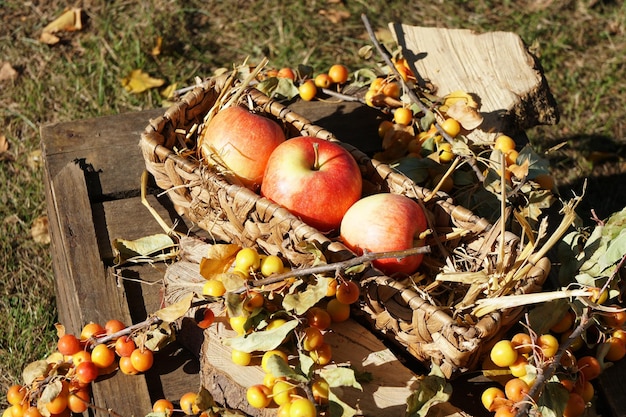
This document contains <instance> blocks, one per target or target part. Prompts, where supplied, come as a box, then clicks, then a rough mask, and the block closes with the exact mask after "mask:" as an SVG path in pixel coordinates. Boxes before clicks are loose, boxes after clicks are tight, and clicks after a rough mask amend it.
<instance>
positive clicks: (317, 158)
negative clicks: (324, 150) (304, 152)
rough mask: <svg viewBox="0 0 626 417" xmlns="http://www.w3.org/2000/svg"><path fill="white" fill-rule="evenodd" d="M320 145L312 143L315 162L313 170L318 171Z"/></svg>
mask: <svg viewBox="0 0 626 417" xmlns="http://www.w3.org/2000/svg"><path fill="white" fill-rule="evenodd" d="M319 148H320V145H319V143H313V153H314V154H315V161H314V162H313V169H314V170H315V171H319V169H320V149H319Z"/></svg>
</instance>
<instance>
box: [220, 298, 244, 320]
mask: <svg viewBox="0 0 626 417" xmlns="http://www.w3.org/2000/svg"><path fill="white" fill-rule="evenodd" d="M224 301H225V303H226V312H227V313H228V317H240V316H243V315H244V314H247V311H246V310H245V309H244V307H243V304H244V303H243V301H244V300H243V298H242V297H241V295H240V294H236V293H232V292H227V293H226V294H224Z"/></svg>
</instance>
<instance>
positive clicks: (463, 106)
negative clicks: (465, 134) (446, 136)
mask: <svg viewBox="0 0 626 417" xmlns="http://www.w3.org/2000/svg"><path fill="white" fill-rule="evenodd" d="M446 114H447V115H448V116H450V117H452V118H453V119H456V120H457V121H458V122H459V123H460V124H461V126H463V129H465V130H473V129H476V128H477V127H478V126H480V125H481V124H482V123H483V116H482V115H481V114H480V113H479V112H478V111H477V110H476V108H475V107H472V106H470V105H468V104H467V103H466V102H465V101H462V100H460V101H457V102H456V103H454V104H453V105H451V106H449V107H448V111H447V112H446Z"/></svg>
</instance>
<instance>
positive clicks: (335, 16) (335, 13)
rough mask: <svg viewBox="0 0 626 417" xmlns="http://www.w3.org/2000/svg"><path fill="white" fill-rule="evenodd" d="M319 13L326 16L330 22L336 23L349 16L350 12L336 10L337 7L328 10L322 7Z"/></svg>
mask: <svg viewBox="0 0 626 417" xmlns="http://www.w3.org/2000/svg"><path fill="white" fill-rule="evenodd" d="M319 14H320V15H322V16H324V17H326V18H327V19H328V20H330V22H331V23H333V24H335V25H337V24H339V23H341V22H343V21H344V20H346V19H349V18H350V12H348V11H346V10H337V9H329V10H325V9H322V10H320V11H319Z"/></svg>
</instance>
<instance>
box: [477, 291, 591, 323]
mask: <svg viewBox="0 0 626 417" xmlns="http://www.w3.org/2000/svg"><path fill="white" fill-rule="evenodd" d="M592 295H593V291H592V290H590V289H584V290H560V291H550V292H541V293H537V294H520V295H505V296H501V297H495V298H483V299H480V300H478V301H476V304H477V306H476V307H475V308H474V311H473V312H472V314H474V315H476V317H482V316H484V315H486V314H489V313H492V312H494V311H496V310H504V309H507V308H512V307H521V306H525V305H529V304H539V303H544V302H547V301H551V300H556V299H558V298H573V297H591V296H592Z"/></svg>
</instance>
